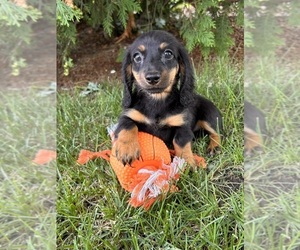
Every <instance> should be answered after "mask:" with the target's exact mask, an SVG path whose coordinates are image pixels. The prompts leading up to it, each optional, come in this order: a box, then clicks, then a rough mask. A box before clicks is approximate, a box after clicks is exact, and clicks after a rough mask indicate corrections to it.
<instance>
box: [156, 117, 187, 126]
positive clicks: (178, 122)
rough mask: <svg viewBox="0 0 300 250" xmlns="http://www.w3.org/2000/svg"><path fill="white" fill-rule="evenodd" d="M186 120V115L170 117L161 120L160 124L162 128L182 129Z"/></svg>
mask: <svg viewBox="0 0 300 250" xmlns="http://www.w3.org/2000/svg"><path fill="white" fill-rule="evenodd" d="M184 118H185V115H184V114H177V115H170V116H168V117H166V118H165V119H163V120H161V121H160V122H159V124H160V125H161V126H170V127H180V126H182V125H183V124H184V123H185V121H184V120H185V119H184Z"/></svg>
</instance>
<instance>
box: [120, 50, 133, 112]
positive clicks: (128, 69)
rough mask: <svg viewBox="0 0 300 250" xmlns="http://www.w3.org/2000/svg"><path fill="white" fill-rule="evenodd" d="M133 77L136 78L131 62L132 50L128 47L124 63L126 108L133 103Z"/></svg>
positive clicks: (124, 103)
mask: <svg viewBox="0 0 300 250" xmlns="http://www.w3.org/2000/svg"><path fill="white" fill-rule="evenodd" d="M133 79H134V78H133V74H132V62H131V56H130V51H129V49H128V50H127V52H126V55H125V57H124V60H123V65H122V80H123V84H124V93H123V107H124V108H128V107H129V106H130V104H131V99H132V88H133Z"/></svg>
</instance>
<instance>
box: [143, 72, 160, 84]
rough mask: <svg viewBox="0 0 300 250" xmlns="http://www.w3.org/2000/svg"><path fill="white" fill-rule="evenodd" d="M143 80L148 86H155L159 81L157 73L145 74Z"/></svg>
mask: <svg viewBox="0 0 300 250" xmlns="http://www.w3.org/2000/svg"><path fill="white" fill-rule="evenodd" d="M145 78H146V81H147V82H148V83H149V84H151V85H155V84H157V83H158V82H159V80H160V74H159V73H158V72H149V73H147V74H146V76H145Z"/></svg>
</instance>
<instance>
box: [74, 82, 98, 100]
mask: <svg viewBox="0 0 300 250" xmlns="http://www.w3.org/2000/svg"><path fill="white" fill-rule="evenodd" d="M99 90H100V88H99V85H98V84H97V83H94V82H89V83H88V86H87V87H86V88H85V89H84V90H83V91H81V92H80V94H79V95H80V96H82V97H85V96H87V95H89V94H91V93H93V92H97V91H99Z"/></svg>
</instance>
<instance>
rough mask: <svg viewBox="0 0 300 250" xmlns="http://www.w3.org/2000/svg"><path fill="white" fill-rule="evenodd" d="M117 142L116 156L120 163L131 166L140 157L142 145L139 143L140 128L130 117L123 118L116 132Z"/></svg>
mask: <svg viewBox="0 0 300 250" xmlns="http://www.w3.org/2000/svg"><path fill="white" fill-rule="evenodd" d="M115 135H116V142H115V145H114V147H113V148H114V149H115V154H116V157H117V159H118V160H119V161H122V163H123V164H124V165H125V164H126V163H129V164H131V162H132V161H134V160H136V159H138V158H139V156H140V145H139V142H138V127H137V126H136V124H135V123H134V121H132V120H131V119H130V118H128V117H125V116H123V117H121V118H120V120H119V124H118V127H117V129H116V131H115Z"/></svg>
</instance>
